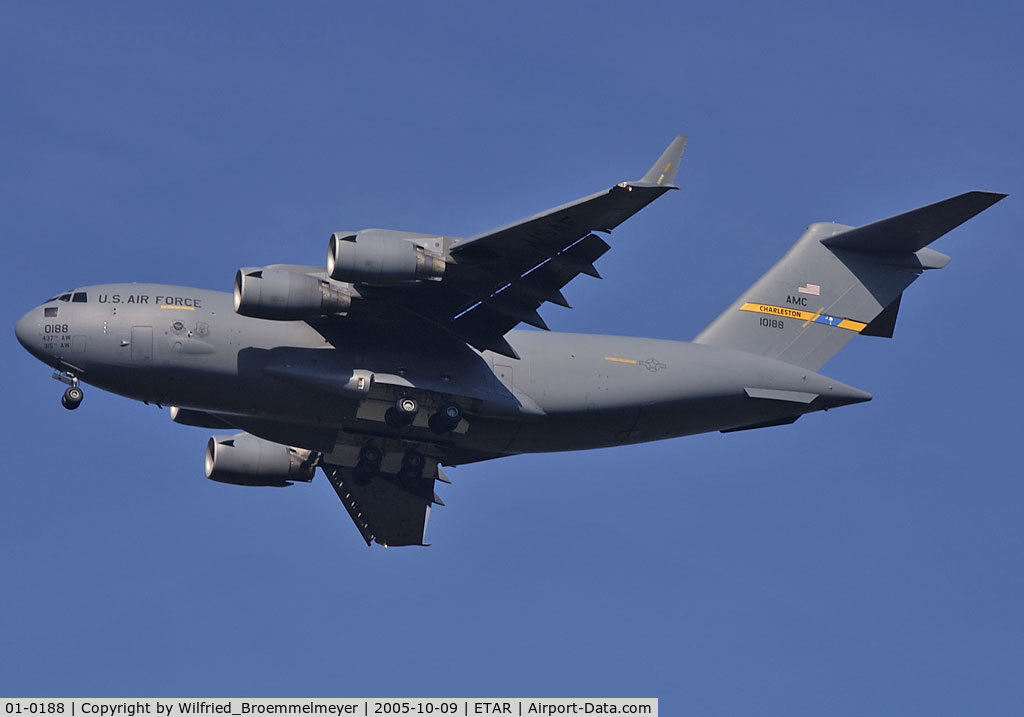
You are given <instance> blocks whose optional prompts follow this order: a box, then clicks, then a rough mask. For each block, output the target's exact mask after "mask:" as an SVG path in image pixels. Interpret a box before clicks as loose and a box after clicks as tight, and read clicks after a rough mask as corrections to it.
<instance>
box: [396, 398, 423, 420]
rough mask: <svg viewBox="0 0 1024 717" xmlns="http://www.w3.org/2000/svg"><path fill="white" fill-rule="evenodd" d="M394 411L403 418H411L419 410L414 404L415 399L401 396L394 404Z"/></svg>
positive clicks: (418, 406)
mask: <svg viewBox="0 0 1024 717" xmlns="http://www.w3.org/2000/svg"><path fill="white" fill-rule="evenodd" d="M395 410H397V411H398V412H399V413H401V414H402V415H404V416H409V417H412V416H415V415H416V411H418V410H420V404H418V403H417V402H416V399H415V398H410V397H409V396H403V397H402V398H400V399H398V401H397V402H396V403H395Z"/></svg>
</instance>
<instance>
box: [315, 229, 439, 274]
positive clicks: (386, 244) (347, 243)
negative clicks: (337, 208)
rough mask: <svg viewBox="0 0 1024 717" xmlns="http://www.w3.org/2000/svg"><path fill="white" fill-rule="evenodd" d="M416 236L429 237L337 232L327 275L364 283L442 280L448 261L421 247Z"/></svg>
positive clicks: (368, 231) (380, 231)
mask: <svg viewBox="0 0 1024 717" xmlns="http://www.w3.org/2000/svg"><path fill="white" fill-rule="evenodd" d="M403 235H406V237H404V236H403ZM413 237H420V238H423V239H425V238H426V237H423V236H421V235H415V234H413V235H407V233H406V232H393V231H388V230H385V229H364V230H363V231H359V232H355V233H350V232H334V234H332V235H331V241H330V243H329V244H328V246H327V273H328V274H329V275H330V277H331V278H332V279H337V280H338V281H348V282H351V283H357V282H360V283H364V284H395V283H398V282H402V281H414V280H418V279H434V280H438V279H440V278H441V277H442V276H443V275H444V267H445V262H444V259H443V258H442V257H440V256H439V255H437V254H434V253H432V252H429V251H427V250H426V249H424V248H423V247H421V246H419V245H417V244H416V243H415V240H414V239H413Z"/></svg>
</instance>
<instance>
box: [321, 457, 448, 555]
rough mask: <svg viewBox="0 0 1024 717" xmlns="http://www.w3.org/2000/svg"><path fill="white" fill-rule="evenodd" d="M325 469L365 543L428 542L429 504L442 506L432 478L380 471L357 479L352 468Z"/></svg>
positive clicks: (393, 544)
mask: <svg viewBox="0 0 1024 717" xmlns="http://www.w3.org/2000/svg"><path fill="white" fill-rule="evenodd" d="M324 472H325V473H326V474H327V478H328V480H329V481H330V483H331V487H333V488H334V492H335V493H337V494H338V497H339V498H340V499H341V503H342V505H344V506H345V510H347V511H348V514H349V516H351V518H352V521H353V522H354V523H355V524H356V528H358V529H359V533H360V534H361V535H362V536H363V540H365V541H366V544H367V545H370V544H371V543H373V542H377V543H378V544H380V545H384V546H399V545H424V546H425V545H427V543H426V542H424V538H425V536H426V530H427V520H428V519H429V518H430V507H431V506H432V505H434V504H435V503H436V504H438V505H444V503H442V502H441V499H440V498H438V497H437V495H436V494H435V493H434V480H435V479H434V478H433V477H427V476H423V477H418V478H416V479H415V480H410V479H407V478H403V477H401V476H400V475H397V474H388V473H379V474H377V475H375V476H374V477H373V478H370V479H360V478H359V477H358V474H357V473H356V471H355V470H354V469H352V468H343V467H341V466H330V465H325V466H324Z"/></svg>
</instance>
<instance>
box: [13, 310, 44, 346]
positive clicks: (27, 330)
mask: <svg viewBox="0 0 1024 717" xmlns="http://www.w3.org/2000/svg"><path fill="white" fill-rule="evenodd" d="M38 311H39V309H32V311H30V312H28V313H27V314H25V315H24V316H22V317H21V318H20V319H18V323H17V324H15V326H14V335H15V336H17V337H18V343H19V344H21V345H22V346H24V347H25V350H26V351H30V352H31V351H32V349H33V346H32V344H33V343H34V340H35V339H36V338H37V332H36V331H35V330H34V329H35V326H36V323H37V318H36V316H37V312H38Z"/></svg>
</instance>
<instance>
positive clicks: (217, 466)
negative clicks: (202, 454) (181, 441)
mask: <svg viewBox="0 0 1024 717" xmlns="http://www.w3.org/2000/svg"><path fill="white" fill-rule="evenodd" d="M315 472H316V464H315V462H314V461H313V460H311V454H310V451H306V450H302V449H296V448H289V447H288V446H282V445H281V444H280V443H271V442H270V441H265V440H263V439H262V438H257V437H256V436H250V435H249V434H248V433H237V434H235V435H233V436H212V437H211V438H210V441H209V442H208V443H207V444H206V477H207V478H209V479H210V480H215V481H217V482H218V483H231V484H233V485H251V486H286V485H291V483H290V481H303V482H307V483H308V482H309V481H311V480H313V474H314V473H315Z"/></svg>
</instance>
